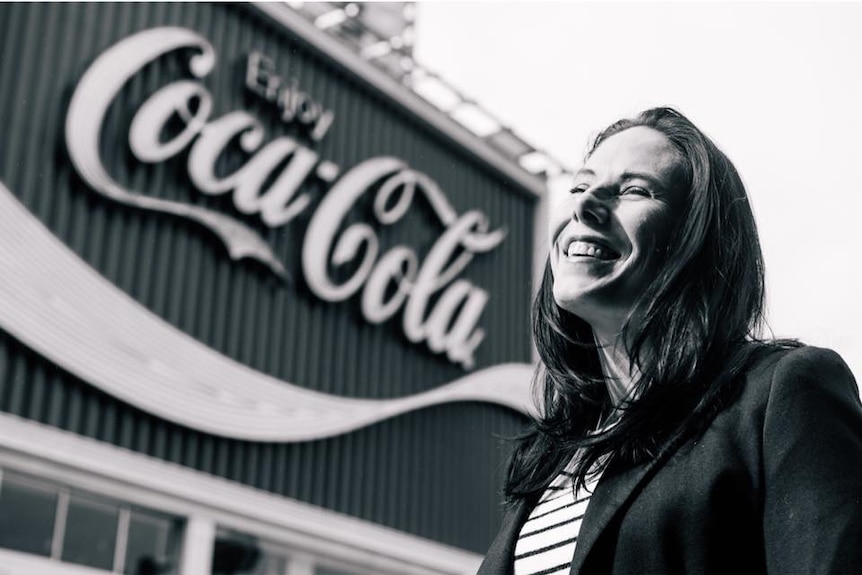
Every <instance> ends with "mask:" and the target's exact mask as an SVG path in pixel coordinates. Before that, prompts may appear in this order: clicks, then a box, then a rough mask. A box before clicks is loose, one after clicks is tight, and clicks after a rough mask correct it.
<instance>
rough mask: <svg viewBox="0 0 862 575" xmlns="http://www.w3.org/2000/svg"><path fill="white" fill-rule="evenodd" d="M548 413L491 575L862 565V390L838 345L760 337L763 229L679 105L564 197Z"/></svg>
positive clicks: (608, 154)
mask: <svg viewBox="0 0 862 575" xmlns="http://www.w3.org/2000/svg"><path fill="white" fill-rule="evenodd" d="M548 232H549V240H550V241H549V244H550V246H551V248H550V254H549V259H548V263H547V265H546V268H545V274H544V278H543V281H542V285H541V287H540V289H539V293H538V295H537V297H536V301H535V305H534V322H533V330H534V337H535V340H536V346H537V349H538V351H539V354H540V357H541V359H542V362H541V365H540V371H539V372H538V375H537V378H536V379H537V384H539V385H540V386H541V390H542V393H543V399H544V402H543V405H542V406H541V413H540V416H539V417H538V418H537V419H536V420H535V421H534V425H533V427H532V428H531V430H530V431H529V432H527V433H526V434H525V435H524V436H523V437H522V438H521V439H520V440H519V443H518V445H517V447H516V450H515V453H514V455H513V459H512V462H511V465H510V468H509V474H508V480H507V485H506V496H507V498H508V502H509V508H508V513H507V515H506V517H505V519H504V523H503V527H502V530H501V532H500V534H499V535H498V537H497V539H496V541H495V542H494V544H493V546H492V547H491V549H490V551H489V552H488V554H487V556H486V558H485V562H484V563H483V565H482V567H481V569H480V573H489V574H490V573H495V574H497V573H513V572H514V573H518V574H521V573H525V574H526V573H529V574H538V573H542V574H549V573H560V574H563V573H570V572H571V573H580V572H590V573H593V572H597V573H631V572H638V573H671V572H674V573H690V572H697V573H736V572H745V573H789V572H794V573H796V572H798V573H815V572H841V573H850V572H853V573H856V572H862V548H860V546H859V541H860V540H862V500H860V498H859V486H860V485H862V466H859V464H858V463H859V461H862V406H860V401H859V395H858V390H857V387H856V382H855V380H854V378H853V376H852V374H851V373H850V371H849V369H848V368H847V366H846V365H845V364H844V362H843V361H842V360H841V358H840V357H838V356H837V355H836V354H835V353H833V352H831V351H828V350H823V349H817V348H812V347H806V346H803V345H801V344H799V343H798V342H795V341H773V340H764V339H762V338H760V337H759V333H760V328H761V323H762V310H763V294H764V287H763V286H764V277H763V263H762V257H761V253H760V245H759V241H758V236H757V230H756V227H755V223H754V217H753V215H752V211H751V207H750V204H749V202H748V198H747V195H746V191H745V188H744V186H743V184H742V180H741V179H740V177H739V175H738V174H737V172H736V169H735V168H734V167H733V165H732V164H731V163H730V161H729V160H728V159H727V157H726V156H725V155H724V154H723V153H722V152H721V151H720V150H719V149H718V148H717V147H716V146H715V144H713V142H712V141H711V140H710V139H709V138H707V137H706V136H705V135H704V134H703V133H702V132H700V130H698V129H697V128H696V127H695V126H694V125H693V124H691V122H690V121H689V120H688V119H686V118H685V117H684V116H682V115H681V114H679V113H678V112H676V111H674V110H671V109H668V108H658V109H652V110H647V111H645V112H643V113H642V114H640V115H639V116H637V117H636V118H634V119H632V120H622V121H619V122H617V123H615V124H613V125H611V126H610V127H608V128H607V129H606V130H605V131H603V132H602V133H601V134H600V135H599V136H598V137H597V139H596V141H595V143H594V144H593V146H592V149H591V150H590V152H589V154H588V156H587V158H586V161H585V163H584V166H583V168H582V169H581V170H579V171H578V172H577V174H576V176H575V181H574V185H573V187H572V189H571V190H570V191H569V192H567V193H559V194H558V197H554V198H552V201H551V209H550V218H549V228H548Z"/></svg>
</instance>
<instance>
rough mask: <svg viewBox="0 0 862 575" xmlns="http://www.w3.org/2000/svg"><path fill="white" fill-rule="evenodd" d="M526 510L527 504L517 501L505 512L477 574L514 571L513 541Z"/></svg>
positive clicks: (486, 574) (489, 574)
mask: <svg viewBox="0 0 862 575" xmlns="http://www.w3.org/2000/svg"><path fill="white" fill-rule="evenodd" d="M528 511H529V506H528V505H527V504H526V503H524V502H523V501H519V502H518V503H516V504H515V505H514V507H512V508H511V509H509V510H508V511H507V512H506V515H505V516H504V517H503V524H502V525H501V526H500V532H499V533H498V534H497V538H496V539H494V543H492V544H491V548H490V549H488V553H487V554H486V555H485V560H484V561H482V565H481V566H480V567H479V572H478V573H477V575H511V573H513V572H514V557H515V543H516V542H517V541H518V534H519V533H520V532H521V526H522V525H523V524H524V522H525V521H526V520H527V514H528Z"/></svg>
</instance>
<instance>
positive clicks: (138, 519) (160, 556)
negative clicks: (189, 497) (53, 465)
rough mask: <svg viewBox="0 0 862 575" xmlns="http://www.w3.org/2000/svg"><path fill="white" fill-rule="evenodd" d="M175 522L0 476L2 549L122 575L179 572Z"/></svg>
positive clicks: (55, 486)
mask: <svg viewBox="0 0 862 575" xmlns="http://www.w3.org/2000/svg"><path fill="white" fill-rule="evenodd" d="M181 531H182V522H181V521H180V520H179V518H177V517H172V516H169V515H165V514H161V513H159V512H157V511H154V510H151V509H143V508H139V507H136V506H133V505H131V504H129V503H126V502H120V501H114V500H110V499H107V498H103V497H99V496H97V495H94V494H90V493H86V492H83V491H78V490H72V489H70V488H68V487H66V486H63V485H59V484H52V483H49V482H43V481H41V480H37V479H33V478H30V477H26V476H23V475H17V474H14V473H8V472H4V473H3V474H2V475H0V547H5V548H7V549H14V550H15V551H23V552H25V553H32V554H35V555H43V556H45V557H51V558H52V559H58V560H61V561H65V562H67V563H75V564H78V565H86V566H88V567H95V568H97V569H102V570H105V571H110V572H112V573H123V574H125V575H152V574H155V573H160V574H164V575H168V574H171V573H176V572H177V561H178V557H179V540H180V537H181Z"/></svg>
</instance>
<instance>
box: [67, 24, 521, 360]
mask: <svg viewBox="0 0 862 575" xmlns="http://www.w3.org/2000/svg"><path fill="white" fill-rule="evenodd" d="M189 49H191V51H192V52H193V55H192V56H191V57H189V58H188V60H187V62H186V65H187V67H188V72H189V74H190V75H191V79H181V80H176V81H172V82H170V83H167V84H166V85H164V86H162V87H161V88H159V89H158V90H156V91H155V92H154V93H153V94H152V95H150V96H149V97H148V98H147V99H146V101H144V103H143V104H142V105H141V106H140V107H139V108H138V109H137V110H136V111H135V112H134V116H133V118H132V121H131V125H130V130H129V137H128V147H129V149H130V151H131V153H132V155H133V156H134V157H135V158H136V159H137V160H139V161H140V162H143V163H149V164H158V163H162V162H166V161H168V160H170V159H172V158H175V157H177V156H178V155H180V154H181V152H183V153H184V152H187V161H186V165H185V169H186V171H187V174H188V179H189V181H190V182H191V184H192V185H193V187H194V189H195V190H196V193H201V194H206V195H212V196H216V195H229V196H230V197H231V200H232V203H233V206H234V207H235V209H236V210H237V211H238V212H240V213H242V214H246V215H252V216H256V217H258V218H259V219H260V221H261V222H262V223H263V224H264V225H265V226H267V227H271V228H272V227H278V226H284V225H287V224H288V223H290V222H291V221H293V220H294V219H296V218H297V216H299V215H300V214H302V213H304V212H306V211H307V210H309V209H311V206H312V198H311V197H310V195H309V194H308V192H303V191H301V190H302V189H303V184H304V183H306V182H308V181H309V179H310V178H314V179H317V180H319V181H321V182H323V184H324V185H325V186H326V187H327V188H328V189H327V191H326V193H325V196H324V197H323V199H322V200H321V201H320V202H319V204H318V205H317V207H316V208H315V209H314V213H313V214H311V215H310V220H309V223H308V227H307V229H306V231H305V236H304V238H303V245H302V258H301V259H302V261H301V270H302V274H303V277H304V280H305V282H306V284H307V285H308V287H309V289H310V290H311V292H312V293H313V294H314V295H315V296H316V297H318V298H320V299H321V300H324V301H329V302H336V301H343V300H347V299H349V298H352V297H357V298H358V299H359V305H360V308H361V312H362V315H363V317H364V318H365V320H367V321H368V322H370V323H381V322H384V321H388V320H392V319H393V318H394V317H395V316H396V314H397V313H398V312H399V311H401V312H402V313H401V318H400V322H401V330H402V331H403V334H404V336H405V337H406V338H407V339H408V340H409V341H411V342H413V343H416V344H419V343H423V344H424V345H426V346H427V347H428V349H430V350H431V351H433V352H435V353H443V354H445V356H446V357H447V358H448V359H449V360H450V361H452V362H454V363H457V364H460V365H462V366H463V367H464V368H467V369H469V368H472V367H473V366H474V354H475V351H476V349H477V348H478V346H479V345H480V344H481V342H482V340H483V338H484V335H485V334H484V330H483V329H482V328H481V327H480V326H479V320H480V317H481V315H482V312H483V310H484V308H485V305H486V303H487V301H488V297H489V296H488V292H487V291H486V290H484V289H482V288H481V287H478V286H476V285H474V284H472V283H471V282H470V281H468V280H466V279H463V278H460V277H459V275H460V274H461V272H462V271H463V270H464V269H465V268H466V267H467V266H468V265H469V264H470V262H471V261H472V259H473V258H474V257H475V255H476V254H481V253H485V252H489V251H491V250H493V249H494V248H496V247H497V246H498V245H499V244H500V243H501V242H502V241H503V239H504V237H505V235H506V234H505V231H503V230H501V229H496V230H491V229H490V225H489V222H488V219H487V217H486V216H485V215H484V214H483V213H482V212H480V211H478V210H469V211H466V212H464V213H461V214H459V213H458V212H457V211H456V210H455V209H454V208H453V207H452V205H451V204H450V202H449V201H448V199H447V197H446V194H445V193H444V192H443V191H442V190H441V189H440V187H439V186H438V185H437V184H436V183H435V182H434V180H433V179H432V178H430V177H429V176H428V175H426V174H423V173H421V172H418V171H416V170H413V169H411V168H410V166H409V165H408V164H407V163H406V162H405V161H403V160H401V159H399V158H396V157H389V156H379V157H372V158H369V159H367V160H364V161H362V162H360V163H359V164H357V165H354V166H351V167H350V168H348V169H346V170H344V171H343V173H342V170H341V168H340V167H339V166H337V165H336V164H335V163H334V162H332V161H331V160H328V159H325V158H320V156H319V154H318V152H316V151H315V150H314V149H312V148H311V147H309V146H307V145H305V144H303V143H302V142H301V141H300V140H299V139H297V138H293V137H289V136H278V137H275V138H272V139H270V140H269V141H267V134H266V131H265V129H264V125H263V123H262V122H261V121H260V120H259V119H258V118H257V117H255V116H254V115H253V114H251V113H250V112H248V111H246V110H235V111H231V112H229V113H227V114H224V115H222V116H220V117H213V109H214V105H213V96H212V94H211V93H210V91H209V90H208V89H207V87H206V85H205V83H204V80H205V78H206V77H207V76H208V75H209V74H210V73H211V72H212V70H213V69H214V67H215V64H216V53H215V50H214V48H213V47H212V45H211V44H210V43H209V42H208V41H207V40H206V39H205V38H203V37H202V36H200V35H199V34H197V33H195V32H193V31H191V30H188V29H185V28H178V27H161V28H154V29H150V30H146V31H143V32H140V33H138V34H135V35H133V36H130V37H128V38H125V39H124V40H122V41H120V42H118V43H117V44H115V45H114V46H112V47H111V48H110V49H108V50H107V51H105V52H104V53H103V54H101V55H100V56H99V57H98V58H97V59H96V60H95V61H94V62H93V63H92V64H91V65H90V67H89V68H88V69H87V70H86V72H85V73H84V75H83V76H82V78H81V80H80V81H79V83H78V85H77V86H76V88H75V91H74V94H73V96H72V99H71V102H70V105H69V110H68V115H67V120H66V133H65V136H66V146H67V149H68V153H69V156H70V158H71V161H72V165H73V166H74V168H75V170H76V171H77V172H78V174H79V175H80V177H81V178H82V179H83V180H84V181H85V182H86V183H87V184H88V185H89V186H90V187H91V188H92V189H93V190H94V191H95V192H97V193H99V194H101V195H103V196H105V197H107V198H110V199H111V200H113V201H115V202H119V203H122V204H125V205H129V206H133V207H136V208H139V209H143V210H150V211H155V212H162V213H168V214H172V215H174V216H177V217H181V218H184V219H186V220H188V221H191V222H194V223H196V224H198V225H200V226H204V227H206V228H208V229H209V230H211V231H212V232H213V233H214V234H215V235H216V237H217V238H218V239H219V240H220V241H221V242H222V243H223V244H224V246H225V248H226V250H227V253H228V254H229V256H230V257H231V258H232V259H236V260H238V259H242V258H251V259H254V260H257V261H259V262H261V263H263V264H264V265H265V266H266V267H267V268H269V269H270V270H271V271H272V272H273V273H274V274H276V275H277V276H279V277H282V278H283V277H285V276H286V270H285V266H284V263H283V262H281V261H279V260H278V258H277V257H276V256H275V255H274V253H273V251H272V249H271V247H270V246H269V244H268V243H267V241H266V240H265V239H264V238H263V237H262V236H261V235H260V234H259V233H258V232H257V231H256V230H255V229H253V228H252V227H250V226H248V225H246V224H244V223H243V222H241V221H239V220H238V219H236V218H234V217H232V216H231V215H230V214H227V213H222V212H218V211H215V210H212V209H209V208H204V207H201V206H195V205H190V204H186V203H182V202H178V201H173V200H167V199H163V198H156V197H152V196H148V195H146V194H145V193H143V192H141V191H136V190H132V189H127V188H125V187H123V186H122V185H121V184H119V183H118V182H117V181H116V180H115V179H114V178H112V177H111V175H110V174H109V173H108V170H107V169H106V167H105V165H104V164H103V162H102V159H101V157H100V153H99V150H100V144H101V142H100V138H101V137H103V134H102V132H103V124H104V121H105V117H106V114H107V111H108V109H109V107H110V106H111V104H112V102H114V101H115V100H116V99H117V97H118V94H119V93H120V91H121V89H122V87H123V86H124V85H125V84H126V83H127V82H128V81H129V80H130V79H131V78H132V77H134V76H135V75H136V74H138V73H139V72H140V71H141V70H142V68H143V67H144V66H146V65H147V64H149V63H150V62H152V61H154V60H156V59H157V58H160V57H162V56H164V55H166V54H168V53H171V52H175V51H178V50H187V51H188V50H189ZM245 78H246V80H245V82H246V87H247V89H249V90H251V91H253V92H254V93H256V94H257V95H259V96H260V97H262V98H264V99H265V100H267V101H269V102H271V103H273V104H274V105H276V106H278V109H279V111H280V113H281V119H282V120H283V121H285V122H295V123H297V124H298V125H299V126H300V127H301V128H302V129H303V130H304V133H305V134H306V135H307V137H308V139H309V140H310V141H317V140H319V139H320V138H322V137H324V136H325V134H326V133H327V131H328V129H329V127H330V126H331V124H332V122H333V121H334V115H333V113H332V112H331V111H330V110H327V109H326V108H325V107H324V106H323V105H321V104H320V103H319V102H316V101H314V99H313V98H312V97H311V96H309V95H308V94H306V93H305V92H302V91H301V90H300V89H299V87H298V86H297V85H296V83H295V82H292V81H291V80H290V79H284V78H282V77H279V76H278V75H277V74H276V72H275V68H274V66H273V64H272V62H271V61H270V60H269V59H267V58H266V57H265V56H263V55H262V54H260V53H259V52H252V53H251V54H250V55H248V57H247V62H246V75H245ZM178 121H179V122H180V124H181V129H179V130H175V131H174V132H172V135H171V136H169V137H167V138H165V137H164V134H165V133H166V132H167V131H166V130H165V127H166V126H167V125H168V123H171V125H175V124H176V123H177V122H178ZM110 136H111V135H110V134H108V135H107V137H110ZM232 143H238V146H239V148H240V150H241V153H243V154H245V155H246V156H247V160H246V161H245V162H244V164H243V165H242V166H241V167H239V168H238V169H236V170H235V171H233V172H232V173H230V174H227V175H223V174H218V173H217V170H216V164H217V162H218V160H219V158H220V157H222V155H223V154H225V153H226V151H227V150H228V148H229V145H230V144H232ZM119 144H120V142H117V145H119ZM270 182H271V183H270ZM372 194H373V200H372V204H373V210H372V214H373V218H372V220H373V221H370V222H354V223H352V224H350V225H347V226H344V225H343V224H344V222H345V220H346V219H348V215H350V214H352V213H353V211H354V209H355V207H356V205H357V203H358V202H359V201H360V199H362V198H364V197H365V196H369V195H372ZM419 197H421V198H423V200H424V201H425V202H426V203H427V204H428V205H429V206H430V207H431V211H432V212H433V213H434V214H435V217H436V218H437V220H438V221H439V224H440V226H441V228H442V232H441V234H440V235H439V237H438V238H437V240H436V241H435V243H434V245H433V246H432V247H431V249H430V250H429V251H428V252H427V253H426V254H425V256H424V258H422V259H420V257H419V254H418V253H417V250H416V249H415V248H414V247H411V246H408V245H396V246H394V247H391V248H389V249H388V250H386V251H384V250H383V249H382V248H381V244H380V241H379V238H378V235H377V231H376V230H378V229H379V228H380V227H381V226H389V225H392V224H394V223H396V222H398V221H400V220H401V219H402V218H403V217H404V216H405V215H406V214H407V213H408V211H409V210H410V209H411V208H412V207H413V206H414V205H415V201H416V200H417V198H419ZM350 220H351V221H353V220H355V218H350ZM347 264H350V266H349V268H348V269H351V270H353V271H352V273H351V274H350V275H349V277H348V278H346V279H344V278H341V279H339V280H336V279H335V278H334V275H333V274H332V273H331V272H332V270H334V269H336V268H338V267H340V266H345V265H347ZM393 286H394V289H393Z"/></svg>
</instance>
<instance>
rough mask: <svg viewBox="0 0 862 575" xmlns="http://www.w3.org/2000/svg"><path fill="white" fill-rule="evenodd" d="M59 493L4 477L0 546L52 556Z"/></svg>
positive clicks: (0, 495)
mask: <svg viewBox="0 0 862 575" xmlns="http://www.w3.org/2000/svg"><path fill="white" fill-rule="evenodd" d="M56 510H57V492H56V490H51V489H50V488H43V487H38V486H36V485H25V484H22V483H18V482H15V481H10V480H7V479H5V478H4V479H3V481H2V484H0V547H6V548H8V549H14V550H16V551H24V552H25V553H34V554H36V555H45V556H46V557H50V556H51V540H52V538H53V534H54V519H55V515H56V513H57V511H56Z"/></svg>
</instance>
